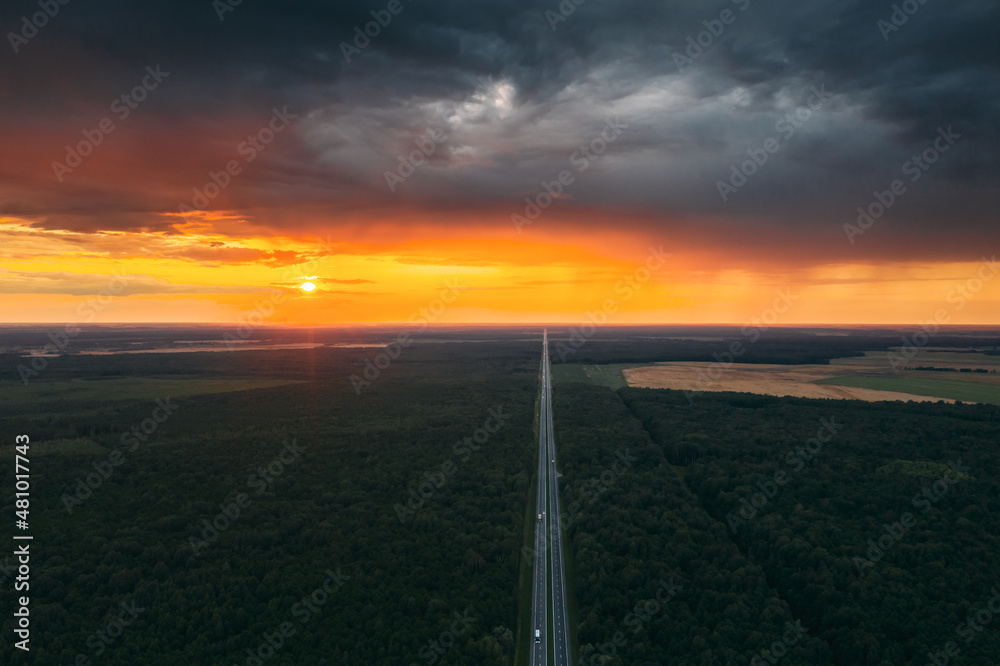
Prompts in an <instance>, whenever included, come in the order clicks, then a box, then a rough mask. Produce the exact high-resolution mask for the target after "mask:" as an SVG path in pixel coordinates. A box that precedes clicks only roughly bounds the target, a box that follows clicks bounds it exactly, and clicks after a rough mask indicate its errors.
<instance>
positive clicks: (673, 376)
mask: <svg viewBox="0 0 1000 666" xmlns="http://www.w3.org/2000/svg"><path fill="white" fill-rule="evenodd" d="M845 369H846V368H845V366H844V365H840V366H827V365H751V364H742V365H741V364H734V365H731V366H729V367H723V366H721V365H720V364H718V363H684V362H680V363H663V364H660V365H653V366H645V367H641V368H626V369H623V370H622V375H623V376H624V377H625V381H626V382H628V385H629V386H636V387H640V388H665V389H675V390H679V391H734V392H738V393H758V394H762V395H776V396H791V397H797V398H835V399H840V400H866V401H868V402H876V401H880V400H904V401H905V400H913V401H915V402H937V401H938V400H944V401H945V402H954V400H948V399H946V398H937V397H930V396H921V395H913V394H910V393H900V392H896V391H880V390H876V389H868V388H861V387H854V386H833V385H830V384H823V385H819V384H815V383H814V382H816V381H818V380H822V379H829V378H831V377H835V376H837V375H841V374H844V372H843V371H844V370H845Z"/></svg>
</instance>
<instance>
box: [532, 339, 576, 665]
mask: <svg viewBox="0 0 1000 666" xmlns="http://www.w3.org/2000/svg"><path fill="white" fill-rule="evenodd" d="M557 477H558V475H557V472H556V449H555V439H554V431H553V425H552V374H551V370H550V365H549V337H548V331H546V332H544V333H543V335H542V393H541V401H540V407H539V415H538V493H537V506H536V511H535V514H536V521H535V522H536V525H535V553H534V560H533V564H532V567H533V571H534V574H533V583H532V590H533V591H532V599H531V637H530V640H531V665H532V666H548V664H550V663H555V664H556V666H569V665H570V662H571V657H570V648H569V620H568V615H567V611H566V582H565V579H566V576H565V567H564V565H563V544H562V528H561V525H560V523H559V491H558V484H557V481H556V479H557ZM547 544H551V548H546V545H547ZM546 552H548V553H550V556H551V564H552V595H551V597H550V596H549V594H548V573H549V568H548V566H547V565H548V561H547V558H546V557H545V555H546ZM550 610H551V615H550ZM550 620H551V621H550ZM550 644H551V646H552V647H551V648H550V647H549V646H550ZM550 652H551V656H552V657H553V658H554V660H555V661H554V662H552V661H551V660H550V658H549V657H550Z"/></svg>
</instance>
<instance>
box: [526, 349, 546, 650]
mask: <svg viewBox="0 0 1000 666" xmlns="http://www.w3.org/2000/svg"><path fill="white" fill-rule="evenodd" d="M543 337H545V339H548V338H547V333H545V334H543ZM545 346H546V347H548V344H546V345H545ZM545 368H546V366H545V363H544V352H543V363H542V393H541V397H540V407H539V413H538V492H537V493H536V507H535V514H536V516H538V517H539V519H537V520H536V521H535V554H534V562H533V563H532V571H533V574H534V575H533V579H534V582H533V583H532V594H531V661H530V663H531V666H547V664H548V645H549V643H548V624H549V623H548V619H549V606H548V602H549V596H548V591H547V588H548V566H546V565H547V562H546V558H545V554H546V552H547V548H546V547H545V545H546V536H547V535H546V532H545V524H546V523H545V505H546V503H547V501H548V492H547V483H546V482H547V479H548V468H549V467H548V459H547V458H546V454H547V452H548V451H547V446H546V441H547V440H548V428H547V427H546V425H545V424H546V423H548V418H549V417H548V404H547V402H548V400H547V399H548V390H547V383H548V382H547V380H546V378H545V377H546V375H547V374H548V373H547V372H545Z"/></svg>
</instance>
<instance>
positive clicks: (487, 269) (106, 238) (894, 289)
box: [0, 215, 1000, 325]
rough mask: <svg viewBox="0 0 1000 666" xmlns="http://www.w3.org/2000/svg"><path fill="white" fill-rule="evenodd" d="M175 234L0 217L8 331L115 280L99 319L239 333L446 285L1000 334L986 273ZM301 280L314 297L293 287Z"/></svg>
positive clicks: (204, 222)
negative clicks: (246, 325) (654, 260)
mask: <svg viewBox="0 0 1000 666" xmlns="http://www.w3.org/2000/svg"><path fill="white" fill-rule="evenodd" d="M170 224H171V225H172V228H171V233H165V232H162V231H157V232H151V231H150V232H68V231H46V230H42V229H38V228H37V227H33V226H31V225H30V223H29V222H28V221H25V220H19V219H15V218H6V219H4V220H3V221H2V223H0V247H2V250H0V253H2V257H3V272H2V273H0V284H2V285H3V293H0V308H2V311H3V312H4V313H5V316H4V320H5V321H7V322H12V323H13V322H53V323H54V322H81V321H84V320H83V319H81V317H82V315H81V304H83V303H86V302H88V300H91V301H92V300H93V299H94V298H95V297H96V296H98V295H100V294H102V293H108V286H109V285H110V284H112V282H111V281H112V278H113V276H114V275H116V274H118V275H122V276H123V277H122V278H120V280H121V281H122V282H123V283H124V284H125V285H126V286H125V288H124V289H122V290H121V291H120V293H119V295H118V296H116V297H115V298H114V299H112V300H110V301H109V302H108V303H107V304H106V305H105V306H103V307H102V308H101V309H100V312H99V314H98V315H97V316H96V317H95V318H94V319H93V323H112V322H235V321H238V320H239V319H240V318H241V317H245V316H247V314H248V313H249V312H251V311H253V310H254V309H255V308H257V309H260V311H266V312H267V313H268V316H267V317H266V322H267V323H268V324H275V325H278V324H282V325H285V324H293V325H295V324H347V323H366V322H370V323H390V322H406V321H409V320H410V319H411V318H412V317H413V316H414V315H415V314H416V313H419V312H421V309H422V308H428V307H429V306H430V305H431V304H433V303H434V302H435V299H438V298H440V297H441V295H442V292H443V290H446V289H448V288H449V287H448V285H451V288H453V289H454V290H455V293H456V294H457V295H456V296H454V297H453V298H450V299H449V300H452V301H453V302H451V303H450V304H449V305H448V306H447V307H446V308H445V309H443V310H442V311H441V312H440V313H439V314H438V315H435V316H434V319H433V321H435V322H438V323H518V322H537V323H545V322H552V323H556V322H567V323H568V322H581V321H586V319H587V315H586V313H587V312H588V311H589V312H592V313H597V312H598V311H601V310H604V309H608V308H609V307H610V309H611V310H613V312H611V313H610V315H609V316H608V318H607V321H608V322H609V323H611V324H629V323H647V324H655V323H664V324H672V323H692V324H694V323H731V324H744V323H748V322H751V321H752V320H753V318H755V317H757V318H759V317H761V316H762V315H763V314H764V313H766V312H767V310H768V309H769V308H771V307H772V306H773V305H774V304H775V301H776V300H778V301H781V300H782V299H784V300H785V301H788V300H789V299H791V301H790V305H789V306H788V307H784V306H782V307H780V308H779V309H780V310H784V312H783V313H782V314H780V316H779V317H778V318H777V320H776V321H775V324H776V325H795V324H916V323H918V322H922V321H926V320H930V319H931V318H933V317H934V316H935V313H937V312H939V311H942V310H944V311H946V312H947V315H948V323H950V324H990V325H993V324H1000V307H998V305H1000V280H992V279H991V278H992V276H993V273H992V269H986V268H984V267H982V266H981V263H980V262H966V263H953V262H948V263H945V262H938V263H927V262H912V263H901V262H897V263H886V262H880V263H877V264H876V263H870V264H866V263H857V264H850V265H848V264H840V265H818V266H799V265H796V264H795V263H793V262H791V261H789V262H787V263H786V264H785V265H768V264H767V263H766V262H756V263H755V262H752V261H745V262H743V265H735V264H734V263H733V261H732V258H731V256H729V254H730V253H728V252H723V251H721V250H720V251H718V252H716V253H714V256H713V253H712V252H709V251H706V250H705V249H704V248H698V247H685V246H683V245H677V246H673V245H671V243H670V239H669V238H653V237H650V236H648V235H643V234H640V233H637V232H634V231H633V232H628V233H626V232H616V231H608V232H606V233H604V234H600V235H588V236H572V235H569V234H566V233H563V232H562V231H560V230H559V228H558V226H557V225H553V227H552V228H549V229H544V228H539V229H537V230H533V231H532V233H530V234H518V233H517V232H516V230H514V229H513V228H511V229H510V230H509V232H506V233H504V232H500V233H498V232H497V231H496V230H495V229H494V230H493V231H488V230H485V229H480V228H476V227H474V226H469V227H467V228H465V229H456V228H455V227H454V226H449V227H448V228H447V229H444V228H442V229H434V228H433V226H432V225H415V226H411V227H409V228H408V229H407V231H406V232H405V233H404V232H402V231H401V230H400V229H398V228H396V229H394V228H392V227H388V226H387V227H384V228H382V229H381V230H379V229H373V228H368V229H366V230H365V232H364V233H358V234H356V236H358V237H360V238H356V239H354V240H350V239H347V238H345V237H344V233H343V232H341V234H340V236H339V237H338V238H336V239H334V238H332V236H331V238H330V240H329V241H324V240H323V239H321V238H317V237H299V238H292V237H283V236H280V235H276V234H274V233H272V234H269V235H263V234H257V235H255V234H254V233H252V232H253V231H254V229H253V226H252V225H249V224H244V223H242V222H240V221H239V220H238V219H234V218H232V217H228V216H226V215H215V216H211V217H210V216H202V217H201V218H199V219H195V220H190V221H184V220H183V219H181V218H179V217H175V218H174V219H173V220H172V221H171V222H170ZM241 228H242V229H245V230H246V231H248V232H251V233H247V234H246V235H244V236H241V235H239V233H238V230H240V229H241ZM220 229H225V233H222V232H220ZM661 246H662V248H663V251H664V252H666V253H670V254H671V256H670V257H669V258H667V259H666V261H665V263H664V264H663V266H662V268H659V270H655V271H650V272H649V274H648V277H646V274H645V273H644V272H643V270H642V267H643V265H644V264H645V262H646V261H647V258H648V257H649V256H650V252H649V249H648V248H650V247H653V248H660V247H661ZM637 270H638V271H639V273H636V271H637ZM977 273H978V274H979V275H980V277H982V278H985V279H984V280H983V281H982V282H980V283H976V282H975V280H976V279H978V278H977ZM306 278H310V279H311V281H312V282H314V283H315V284H316V285H317V287H318V288H317V289H316V290H315V291H313V292H312V293H306V292H304V291H302V290H300V289H298V288H297V287H298V286H299V285H300V284H301V283H302V282H304V281H305V279H306ZM628 279H631V280H632V282H628ZM969 280H973V281H972V282H969ZM963 285H964V287H963ZM977 285H978V288H977ZM960 288H964V289H965V291H964V292H961V291H958V290H959V289H960ZM782 294H784V296H782ZM268 303H271V304H273V309H274V311H273V313H271V307H270V306H269V305H267V304H268ZM769 316H770V315H769ZM87 323H90V322H87Z"/></svg>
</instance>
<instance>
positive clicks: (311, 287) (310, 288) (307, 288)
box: [299, 282, 316, 291]
mask: <svg viewBox="0 0 1000 666" xmlns="http://www.w3.org/2000/svg"><path fill="white" fill-rule="evenodd" d="M299 289H301V290H302V291H314V290H315V289H316V285H314V284H313V283H312V282H303V283H302V285H301V286H300V287H299Z"/></svg>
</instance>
